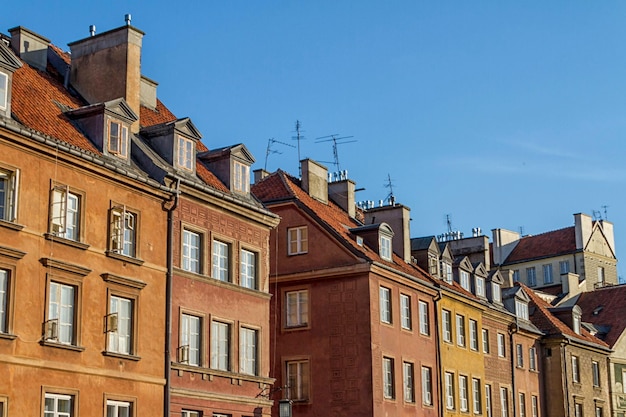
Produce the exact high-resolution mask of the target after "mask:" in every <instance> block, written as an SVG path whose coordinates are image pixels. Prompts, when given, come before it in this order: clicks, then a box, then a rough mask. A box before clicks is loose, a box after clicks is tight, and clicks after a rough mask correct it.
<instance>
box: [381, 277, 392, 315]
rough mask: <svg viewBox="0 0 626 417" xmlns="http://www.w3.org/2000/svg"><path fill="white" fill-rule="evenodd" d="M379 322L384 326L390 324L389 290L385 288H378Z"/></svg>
mask: <svg viewBox="0 0 626 417" xmlns="http://www.w3.org/2000/svg"><path fill="white" fill-rule="evenodd" d="M379 293H380V321H381V322H383V323H386V324H391V323H392V310H391V308H392V307H391V289H390V288H387V287H383V286H381V287H380V290H379Z"/></svg>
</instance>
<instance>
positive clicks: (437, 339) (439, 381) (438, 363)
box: [433, 291, 444, 416]
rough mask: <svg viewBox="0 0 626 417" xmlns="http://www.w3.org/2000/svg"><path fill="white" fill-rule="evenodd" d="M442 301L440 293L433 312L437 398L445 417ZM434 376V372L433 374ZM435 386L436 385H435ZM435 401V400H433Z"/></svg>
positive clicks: (440, 413) (441, 412) (434, 300)
mask: <svg viewBox="0 0 626 417" xmlns="http://www.w3.org/2000/svg"><path fill="white" fill-rule="evenodd" d="M439 300H441V292H440V291H438V292H437V295H436V296H435V298H433V310H434V311H435V314H434V316H435V317H434V321H435V323H434V324H435V329H434V330H435V346H436V347H437V350H436V357H435V366H436V367H437V391H438V392H437V397H438V400H439V415H440V416H443V415H444V414H443V412H444V406H443V382H442V380H443V378H441V377H442V375H443V369H441V340H440V337H439V308H438V306H437V303H438V301H439ZM433 374H434V372H433ZM433 385H434V384H433ZM433 400H434V399H433Z"/></svg>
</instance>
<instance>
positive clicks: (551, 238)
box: [504, 226, 576, 264]
mask: <svg viewBox="0 0 626 417" xmlns="http://www.w3.org/2000/svg"><path fill="white" fill-rule="evenodd" d="M574 251H576V235H575V234H574V227H573V226H572V227H566V228H565V229H559V230H554V231H552V232H546V233H542V234H540V235H536V236H526V237H523V238H521V239H520V240H519V242H518V243H517V246H515V248H514V249H513V251H512V252H511V253H510V255H509V256H508V257H507V258H506V261H505V262H504V263H505V264H510V263H513V262H519V261H523V260H526V259H537V258H542V257H548V256H555V255H560V254H565V253H572V252H574Z"/></svg>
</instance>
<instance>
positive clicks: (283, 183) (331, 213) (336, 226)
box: [252, 170, 434, 284]
mask: <svg viewBox="0 0 626 417" xmlns="http://www.w3.org/2000/svg"><path fill="white" fill-rule="evenodd" d="M252 193H253V194H254V195H255V196H256V197H257V198H258V199H259V200H261V201H263V202H264V203H270V202H272V201H278V200H284V199H289V198H293V199H296V200H298V201H300V203H302V204H303V205H304V206H306V207H307V208H308V209H309V211H310V212H311V214H312V215H313V216H316V217H317V219H318V221H319V222H320V223H323V224H325V225H326V226H328V227H329V228H330V229H331V230H332V231H334V232H335V233H336V235H337V236H338V237H339V239H340V240H341V241H342V242H343V243H344V244H345V245H346V246H349V247H350V248H351V249H352V250H353V252H355V253H360V254H361V256H362V257H364V258H365V259H367V260H369V261H375V262H378V263H380V264H384V265H386V266H388V267H390V268H393V269H395V270H397V271H399V272H402V273H405V274H408V275H411V276H414V277H416V278H419V279H422V280H424V281H426V282H428V283H431V284H432V283H434V279H433V278H432V277H430V275H428V274H427V273H426V272H425V271H424V270H423V269H421V268H419V267H418V266H417V265H413V264H407V263H406V262H404V261H403V260H402V259H401V258H400V257H399V256H397V255H396V254H395V253H394V254H393V261H392V262H390V261H387V260H385V259H383V258H381V257H380V256H379V255H378V252H377V251H374V250H372V249H370V248H369V247H368V246H366V245H362V246H361V245H359V244H357V243H356V239H355V238H354V237H353V236H352V234H351V233H350V231H349V229H352V228H356V227H360V226H362V224H361V223H359V222H357V221H356V220H355V219H353V218H351V217H350V216H349V215H348V213H346V212H345V211H344V210H343V209H341V208H340V207H339V206H337V205H336V204H334V203H333V202H332V201H329V202H328V204H324V203H322V202H320V201H318V200H316V199H314V198H312V197H311V196H309V194H308V193H307V192H305V191H304V190H303V189H302V188H301V187H300V181H299V180H297V179H295V178H294V177H292V176H290V175H289V174H287V173H286V172H284V171H281V170H279V171H277V172H275V173H273V174H270V175H269V176H267V177H265V178H263V179H262V180H261V181H259V182H257V183H256V184H254V185H253V186H252Z"/></svg>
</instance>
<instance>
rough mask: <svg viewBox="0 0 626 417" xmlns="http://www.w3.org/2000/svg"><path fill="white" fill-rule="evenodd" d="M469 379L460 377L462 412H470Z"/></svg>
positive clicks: (460, 406)
mask: <svg viewBox="0 0 626 417" xmlns="http://www.w3.org/2000/svg"><path fill="white" fill-rule="evenodd" d="M467 396H468V394H467V377H466V376H465V375H459V408H460V409H461V411H468V410H469V405H468V397H467Z"/></svg>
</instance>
